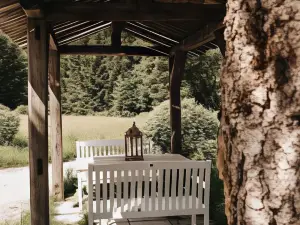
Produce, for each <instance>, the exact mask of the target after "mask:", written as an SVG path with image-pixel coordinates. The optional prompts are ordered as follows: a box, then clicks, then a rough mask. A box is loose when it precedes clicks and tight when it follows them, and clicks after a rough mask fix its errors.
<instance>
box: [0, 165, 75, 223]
mask: <svg viewBox="0 0 300 225" xmlns="http://www.w3.org/2000/svg"><path fill="white" fill-rule="evenodd" d="M68 168H75V161H72V162H66V163H64V171H65V170H67V169H68ZM51 183H52V168H51V164H49V188H50V193H51V187H52V185H51ZM29 199H30V187H29V168H28V167H21V168H9V169H3V170H0V222H4V221H6V220H18V219H20V218H21V213H22V211H24V210H28V209H29Z"/></svg>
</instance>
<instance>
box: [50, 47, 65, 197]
mask: <svg viewBox="0 0 300 225" xmlns="http://www.w3.org/2000/svg"><path fill="white" fill-rule="evenodd" d="M49 81H50V82H49V100H50V121H51V149H52V158H51V159H52V195H53V196H54V198H55V200H58V201H62V200H64V182H63V156H62V155H63V149H62V118H61V90H60V56H59V53H58V51H57V50H54V49H50V51H49Z"/></svg>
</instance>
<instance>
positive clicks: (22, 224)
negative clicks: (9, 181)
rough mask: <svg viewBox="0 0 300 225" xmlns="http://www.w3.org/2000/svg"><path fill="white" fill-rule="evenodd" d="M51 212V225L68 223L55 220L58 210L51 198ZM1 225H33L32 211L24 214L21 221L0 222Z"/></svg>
mask: <svg viewBox="0 0 300 225" xmlns="http://www.w3.org/2000/svg"><path fill="white" fill-rule="evenodd" d="M49 211H50V224H51V225H66V223H63V222H60V221H56V220H55V218H54V217H55V215H56V210H55V203H54V200H53V199H52V198H50V201H49ZM0 225H31V221H30V211H25V212H22V216H21V219H20V221H5V222H0Z"/></svg>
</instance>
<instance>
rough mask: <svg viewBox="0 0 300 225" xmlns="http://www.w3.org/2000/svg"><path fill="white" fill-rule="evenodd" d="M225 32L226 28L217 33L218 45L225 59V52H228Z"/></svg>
mask: <svg viewBox="0 0 300 225" xmlns="http://www.w3.org/2000/svg"><path fill="white" fill-rule="evenodd" d="M224 30H225V27H223V28H221V29H219V30H216V31H215V36H216V44H217V45H218V47H219V49H220V51H221V53H222V55H223V57H225V51H226V41H225V38H224Z"/></svg>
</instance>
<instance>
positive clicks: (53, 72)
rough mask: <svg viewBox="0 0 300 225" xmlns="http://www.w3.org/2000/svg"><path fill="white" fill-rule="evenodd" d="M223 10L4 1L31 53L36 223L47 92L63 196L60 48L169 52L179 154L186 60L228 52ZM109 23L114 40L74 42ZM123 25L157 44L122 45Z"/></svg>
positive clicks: (127, 2)
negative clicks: (91, 43) (216, 51)
mask: <svg viewBox="0 0 300 225" xmlns="http://www.w3.org/2000/svg"><path fill="white" fill-rule="evenodd" d="M225 12H226V7H225V2H224V1H222V0H220V1H219V0H110V1H109V0H21V1H19V0H1V1H0V29H1V30H2V32H4V33H5V34H7V35H8V36H9V37H10V38H11V39H12V40H13V41H14V42H16V43H17V44H18V45H19V46H20V47H22V48H26V49H27V52H28V59H29V60H28V61H29V67H28V110H29V114H28V117H29V163H30V164H29V167H30V205H31V221H32V223H31V224H32V225H49V187H48V95H49V100H50V118H51V134H52V135H51V142H52V163H53V164H52V168H53V169H52V170H53V189H52V190H53V193H52V194H53V195H54V196H55V197H56V199H58V200H62V199H63V198H64V196H63V193H64V191H63V162H62V126H61V125H62V123H61V91H60V71H59V70H60V55H61V54H81V55H105V56H108V55H110V56H111V55H116V56H128V55H139V56H166V57H169V65H170V66H169V67H170V118H171V132H172V133H171V150H172V153H181V109H180V84H181V79H182V77H183V71H184V65H185V60H186V57H187V56H188V57H194V56H198V55H200V54H203V53H204V52H205V51H206V50H207V49H211V48H216V47H219V48H220V50H221V52H222V54H224V51H225V46H224V45H225V42H224V38H223V32H224V25H223V23H222V21H223V18H224V16H225ZM108 28H111V29H112V36H111V45H110V46H99V45H97V46H76V45H69V44H71V43H73V42H74V41H77V40H80V39H81V38H84V37H86V36H89V35H92V34H95V33H97V32H99V31H101V30H104V29H108ZM122 31H126V32H128V33H130V34H132V35H134V36H136V37H138V38H141V39H143V40H145V41H147V42H149V43H151V44H152V46H151V47H141V46H122V43H121V32H122ZM48 74H49V77H48ZM48 79H49V89H48ZM48 90H49V91H48Z"/></svg>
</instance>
